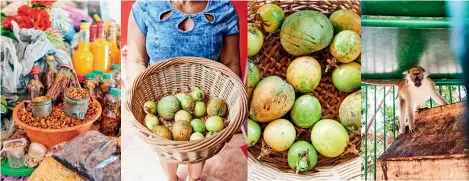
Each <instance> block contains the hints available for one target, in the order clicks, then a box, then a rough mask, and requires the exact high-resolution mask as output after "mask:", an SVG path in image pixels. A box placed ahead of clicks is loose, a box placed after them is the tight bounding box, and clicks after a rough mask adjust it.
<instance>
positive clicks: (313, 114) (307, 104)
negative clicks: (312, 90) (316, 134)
mask: <svg viewBox="0 0 469 181" xmlns="http://www.w3.org/2000/svg"><path fill="white" fill-rule="evenodd" d="M321 113H322V110H321V103H319V100H318V99H317V98H316V97H314V96H312V95H309V94H305V95H302V96H300V97H299V98H298V99H296V101H295V103H294V104H293V108H292V109H291V111H290V117H291V118H292V121H293V123H295V125H297V126H298V127H300V128H310V127H311V126H313V125H314V124H315V123H316V122H318V121H319V119H320V118H321Z"/></svg>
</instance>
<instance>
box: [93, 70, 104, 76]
mask: <svg viewBox="0 0 469 181" xmlns="http://www.w3.org/2000/svg"><path fill="white" fill-rule="evenodd" d="M93 73H94V74H96V75H97V76H98V75H101V76H102V75H103V74H104V72H103V71H102V70H93Z"/></svg>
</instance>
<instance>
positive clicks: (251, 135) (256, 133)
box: [247, 119, 261, 146]
mask: <svg viewBox="0 0 469 181" xmlns="http://www.w3.org/2000/svg"><path fill="white" fill-rule="evenodd" d="M260 138H261V127H260V126H259V123H257V122H255V121H253V120H251V119H248V140H247V141H248V146H254V145H255V144H256V143H257V142H258V141H259V139H260Z"/></svg>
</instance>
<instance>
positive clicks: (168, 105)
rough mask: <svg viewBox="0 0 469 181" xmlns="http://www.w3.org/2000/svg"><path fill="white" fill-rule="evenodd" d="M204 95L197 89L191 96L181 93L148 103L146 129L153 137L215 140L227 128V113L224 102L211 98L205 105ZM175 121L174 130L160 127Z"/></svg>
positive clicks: (178, 139) (172, 127) (181, 139)
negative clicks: (212, 138)
mask: <svg viewBox="0 0 469 181" xmlns="http://www.w3.org/2000/svg"><path fill="white" fill-rule="evenodd" d="M203 100H205V99H204V92H203V91H202V90H200V89H198V88H195V89H194V90H193V91H192V92H190V93H189V94H185V93H178V94H175V95H169V96H165V97H163V98H161V99H160V100H159V101H158V103H156V102H154V101H147V102H145V104H144V105H143V109H144V111H145V113H146V114H147V115H146V116H145V120H144V123H145V126H146V127H147V128H148V129H150V130H151V131H152V132H153V133H154V134H156V135H158V136H161V137H163V138H165V139H169V140H175V141H189V140H191V141H192V140H199V139H204V138H208V137H212V136H214V135H215V134H217V133H218V132H220V131H221V130H223V128H224V127H225V125H224V121H223V117H225V116H226V115H227V113H228V107H227V105H226V103H225V101H224V100H223V99H221V98H218V97H211V98H210V99H209V101H208V104H207V106H205V102H204V101H203ZM165 121H166V122H168V121H169V122H172V123H173V124H172V126H171V129H170V127H168V126H165V125H163V124H160V123H162V122H165Z"/></svg>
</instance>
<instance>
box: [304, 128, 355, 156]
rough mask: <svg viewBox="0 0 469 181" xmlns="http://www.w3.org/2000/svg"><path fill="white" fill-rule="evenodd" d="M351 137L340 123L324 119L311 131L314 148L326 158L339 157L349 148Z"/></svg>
mask: <svg viewBox="0 0 469 181" xmlns="http://www.w3.org/2000/svg"><path fill="white" fill-rule="evenodd" d="M348 141H349V135H348V132H347V130H346V129H345V128H344V126H342V124H340V123H339V122H337V121H335V120H332V119H323V120H321V121H319V122H317V123H316V124H315V125H314V126H313V129H312V130H311V142H312V143H313V146H314V148H316V150H317V151H318V152H319V153H321V155H323V156H326V157H331V158H332V157H338V156H340V155H341V154H342V153H343V152H344V151H345V148H346V147H347V144H348Z"/></svg>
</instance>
